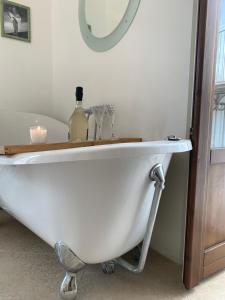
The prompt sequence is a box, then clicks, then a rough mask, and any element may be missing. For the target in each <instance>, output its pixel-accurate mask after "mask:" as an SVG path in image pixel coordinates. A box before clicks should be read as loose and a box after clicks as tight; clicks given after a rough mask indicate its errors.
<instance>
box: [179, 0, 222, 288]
mask: <svg viewBox="0 0 225 300" xmlns="http://www.w3.org/2000/svg"><path fill="white" fill-rule="evenodd" d="M191 133H192V136H191V138H192V141H193V146H194V149H193V152H192V155H191V162H190V180H189V197H188V212H187V233H186V252H185V270H184V284H185V286H186V287H187V288H192V287H194V286H195V285H197V284H198V283H200V282H201V280H202V279H204V278H206V277H208V276H210V275H212V274H214V273H215V272H218V271H220V270H222V269H225V0H200V1H199V24H198V42H197V59H196V78H195V93H194V105H193V123H192V130H191Z"/></svg>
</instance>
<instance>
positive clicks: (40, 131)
mask: <svg viewBox="0 0 225 300" xmlns="http://www.w3.org/2000/svg"><path fill="white" fill-rule="evenodd" d="M47 135H48V131H47V128H45V127H43V126H32V127H30V140H31V144H46V143H47Z"/></svg>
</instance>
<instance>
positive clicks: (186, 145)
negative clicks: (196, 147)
mask: <svg viewBox="0 0 225 300" xmlns="http://www.w3.org/2000/svg"><path fill="white" fill-rule="evenodd" d="M191 150H192V144H191V141H190V140H180V141H178V142H171V141H166V140H163V141H148V142H142V143H125V144H111V145H98V146H91V147H81V148H71V149H62V150H52V151H42V152H30V153H22V154H17V155H12V156H4V155H2V156H0V165H34V164H49V163H60V162H72V161H82V160H93V159H97V160H98V159H111V158H128V157H136V156H143V155H153V154H159V155H160V154H172V153H182V152H189V151H191Z"/></svg>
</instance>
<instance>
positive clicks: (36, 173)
mask: <svg viewBox="0 0 225 300" xmlns="http://www.w3.org/2000/svg"><path fill="white" fill-rule="evenodd" d="M169 161H170V155H152V156H141V157H133V158H127V159H124V158H123V159H119V158H117V159H107V160H89V161H76V162H68V163H55V164H42V165H24V166H1V167H0V168H1V173H2V174H4V176H1V178H0V204H1V206H2V207H3V208H5V209H6V210H8V211H9V212H10V213H11V214H13V215H14V216H15V217H16V218H17V219H18V220H19V221H21V222H22V223H23V224H24V225H26V226H27V227H28V228H30V229H31V230H32V231H33V232H34V233H36V234H37V235H38V236H39V237H41V238H42V239H43V240H45V241H46V242H47V243H49V244H50V245H52V246H54V244H55V243H56V242H57V241H59V240H62V241H64V242H65V243H67V244H68V246H69V247H71V249H72V250H73V251H74V252H75V253H76V254H77V255H78V257H80V259H82V260H83V261H84V262H86V263H99V262H104V261H107V260H110V259H113V258H116V257H119V256H121V255H122V254H124V253H126V252H127V251H129V250H130V249H132V248H133V247H135V246H136V245H137V244H138V243H139V242H140V241H141V240H142V239H143V236H144V233H145V229H146V225H147V221H148V216H149V211H150V209H151V204H152V198H153V193H154V183H153V182H150V180H149V171H150V169H151V168H152V167H153V165H155V164H156V163H163V165H164V169H165V171H167V167H168V164H169Z"/></svg>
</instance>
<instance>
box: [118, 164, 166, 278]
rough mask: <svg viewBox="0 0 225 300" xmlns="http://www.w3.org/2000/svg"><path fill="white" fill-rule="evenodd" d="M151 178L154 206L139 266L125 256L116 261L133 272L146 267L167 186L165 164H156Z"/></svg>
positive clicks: (140, 270)
mask: <svg viewBox="0 0 225 300" xmlns="http://www.w3.org/2000/svg"><path fill="white" fill-rule="evenodd" d="M149 177H150V180H151V181H154V182H155V192H154V197H153V201H152V207H151V210H150V214H149V219H148V224H147V229H146V233H145V237H144V240H143V245H142V248H141V255H140V260H139V263H138V265H137V266H135V265H132V264H130V263H129V262H127V261H126V260H124V259H123V258H118V259H116V260H115V262H116V263H118V264H119V265H121V266H122V267H124V268H126V269H127V270H129V271H131V272H133V273H141V272H142V271H143V269H144V266H145V263H146V259H147V255H148V250H149V246H150V242H151V238H152V232H153V228H154V224H155V220H156V215H157V211H158V208H159V202H160V198H161V195H162V191H163V190H164V188H165V177H164V171H163V166H162V164H157V165H155V166H154V167H153V168H152V169H151V172H150V175H149Z"/></svg>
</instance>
